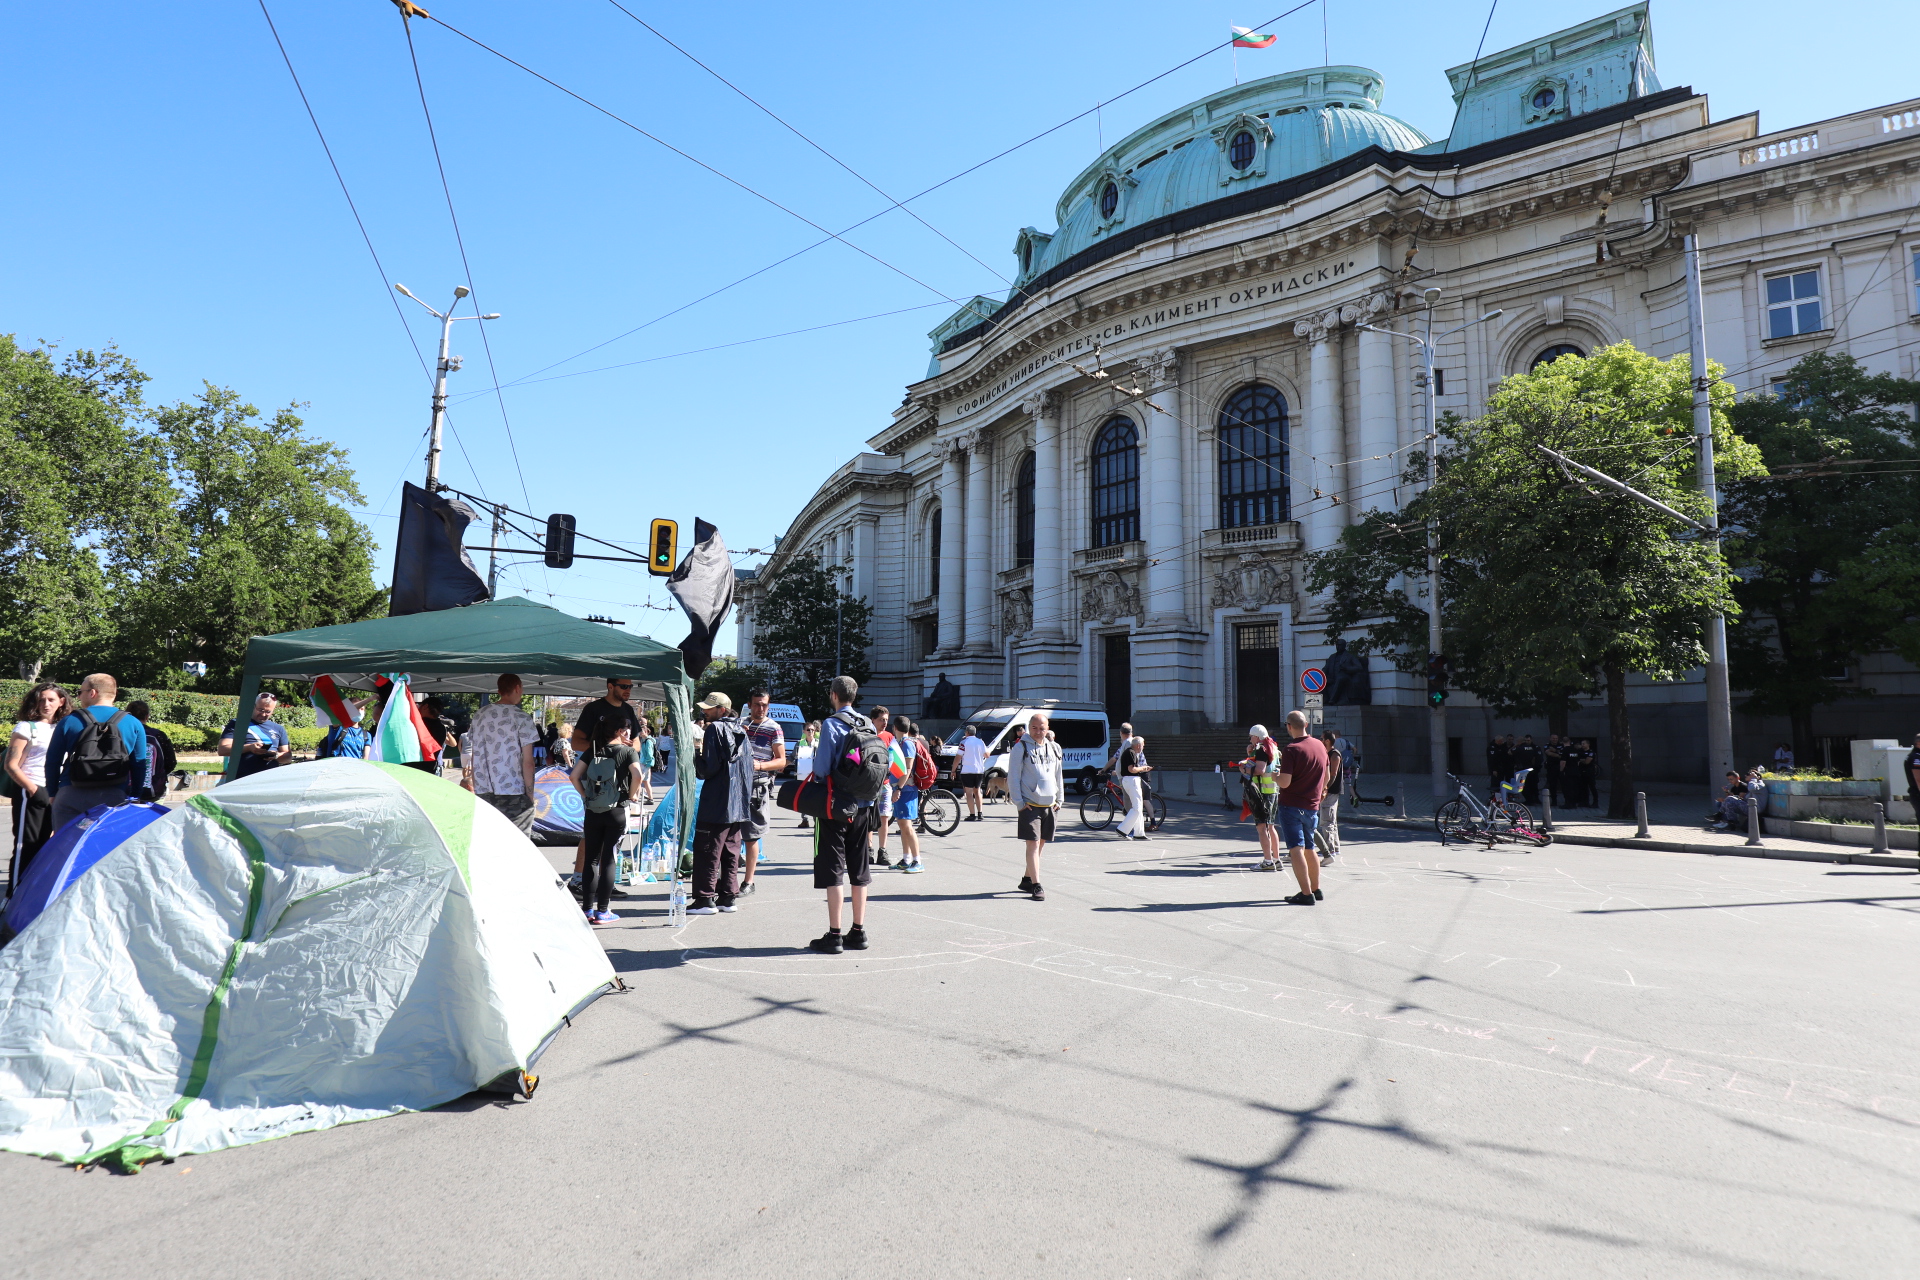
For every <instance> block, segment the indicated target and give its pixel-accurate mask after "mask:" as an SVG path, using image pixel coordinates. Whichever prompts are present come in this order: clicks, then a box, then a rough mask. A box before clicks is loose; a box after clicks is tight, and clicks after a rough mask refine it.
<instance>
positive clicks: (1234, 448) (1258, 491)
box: [1217, 382, 1287, 529]
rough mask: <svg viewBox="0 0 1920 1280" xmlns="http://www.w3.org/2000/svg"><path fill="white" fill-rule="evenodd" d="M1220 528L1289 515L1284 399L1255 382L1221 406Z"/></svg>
mask: <svg viewBox="0 0 1920 1280" xmlns="http://www.w3.org/2000/svg"><path fill="white" fill-rule="evenodd" d="M1217 434H1218V436H1219V440H1220V527H1221V528H1222V529H1246V528H1252V527H1255V526H1258V525H1264V524H1279V523H1281V522H1282V521H1284V520H1285V519H1286V518H1287V398H1286V397H1285V396H1283V395H1281V394H1280V393H1279V392H1278V391H1276V390H1274V389H1273V388H1272V387H1269V386H1267V385H1266V384H1264V383H1258V382H1256V383H1255V384H1254V385H1252V386H1250V387H1242V388H1240V389H1239V390H1238V391H1236V392H1234V393H1233V395H1232V396H1231V397H1229V398H1228V400H1227V403H1226V404H1225V406H1223V407H1222V408H1221V410H1220V429H1219V431H1218V433H1217Z"/></svg>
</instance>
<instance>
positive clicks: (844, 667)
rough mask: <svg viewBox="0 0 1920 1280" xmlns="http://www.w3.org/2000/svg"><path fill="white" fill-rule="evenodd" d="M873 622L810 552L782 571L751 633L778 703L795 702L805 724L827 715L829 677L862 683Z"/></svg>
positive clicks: (868, 608) (870, 611)
mask: <svg viewBox="0 0 1920 1280" xmlns="http://www.w3.org/2000/svg"><path fill="white" fill-rule="evenodd" d="M836 601H837V602H838V605H839V614H838V618H837V621H836V617H835V603H836ZM872 618H873V609H872V607H871V606H869V605H868V604H867V602H866V601H865V600H858V599H855V598H854V597H853V596H850V595H848V594H847V593H846V592H844V591H842V590H840V588H839V586H838V584H837V583H836V582H835V581H834V578H833V575H831V574H829V573H828V572H827V570H826V568H825V567H824V566H823V565H822V564H821V563H820V557H819V556H817V555H815V554H814V553H813V552H811V551H809V552H807V553H806V554H805V555H799V556H795V557H794V558H793V559H791V560H789V561H788V562H787V563H786V564H785V565H784V566H782V567H781V569H780V572H779V575H778V576H777V577H775V578H774V579H773V580H772V582H771V583H770V584H769V585H768V587H767V594H766V598H765V599H764V600H763V601H762V602H761V605H760V615H759V620H758V624H757V626H756V627H755V630H754V650H755V652H756V655H757V656H758V657H759V659H760V661H761V662H762V663H764V664H765V665H766V668H767V669H768V670H769V671H770V672H772V674H773V690H774V694H775V696H776V697H777V698H778V699H779V701H781V702H792V703H796V704H798V705H799V707H800V709H801V710H802V711H804V712H805V713H806V715H807V718H808V719H810V720H817V719H820V718H822V717H824V716H825V715H826V714H827V713H828V711H829V710H831V708H830V707H829V705H828V703H827V682H828V681H829V680H831V679H832V678H833V677H834V676H836V675H848V676H852V677H853V678H854V679H855V680H857V681H859V682H861V683H862V684H864V683H866V680H867V676H868V673H869V668H868V666H867V652H866V651H867V646H868V645H869V644H871V643H872V641H871V640H870V639H869V638H868V634H867V628H868V626H869V624H870V623H871V622H872ZM836 635H837V637H838V639H837V645H836ZM836 653H838V654H839V656H840V661H839V665H838V668H837V669H836V667H835V664H834V656H835V654H836Z"/></svg>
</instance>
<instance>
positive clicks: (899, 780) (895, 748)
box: [886, 734, 907, 786]
mask: <svg viewBox="0 0 1920 1280" xmlns="http://www.w3.org/2000/svg"><path fill="white" fill-rule="evenodd" d="M886 738H887V780H888V781H889V782H891V783H893V784H894V785H895V786H900V785H901V784H903V783H905V782H906V780H907V757H906V755H905V754H904V753H902V752H901V750H900V742H899V739H897V738H895V737H894V736H893V735H892V734H887V735H886Z"/></svg>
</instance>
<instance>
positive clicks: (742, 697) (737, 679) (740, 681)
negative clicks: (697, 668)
mask: <svg viewBox="0 0 1920 1280" xmlns="http://www.w3.org/2000/svg"><path fill="white" fill-rule="evenodd" d="M762 687H765V688H767V689H772V688H773V673H772V672H770V671H768V670H767V669H766V668H765V667H757V666H754V665H752V664H747V665H745V666H742V665H741V663H740V660H739V659H738V658H736V657H734V656H733V655H732V654H729V653H723V654H721V655H720V656H719V657H717V658H715V659H714V660H713V661H712V662H710V663H708V664H707V669H706V670H705V671H702V672H701V673H700V678H699V680H697V681H695V682H694V686H693V692H694V697H695V698H696V699H699V698H704V697H706V696H707V695H708V694H709V693H713V692H714V691H716V690H718V691H719V692H721V693H724V694H726V695H727V696H728V697H729V698H731V699H733V706H734V710H736V711H738V710H739V709H740V708H741V707H744V706H746V705H747V695H748V694H749V693H751V692H753V691H754V690H755V689H758V688H762Z"/></svg>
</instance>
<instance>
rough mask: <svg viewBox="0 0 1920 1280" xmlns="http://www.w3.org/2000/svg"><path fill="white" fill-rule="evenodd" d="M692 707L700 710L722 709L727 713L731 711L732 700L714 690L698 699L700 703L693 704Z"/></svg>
mask: <svg viewBox="0 0 1920 1280" xmlns="http://www.w3.org/2000/svg"><path fill="white" fill-rule="evenodd" d="M694 705H695V706H697V707H701V708H708V707H724V708H726V709H727V710H728V711H731V710H733V699H732V698H729V697H728V696H727V695H726V694H724V693H722V692H720V691H719V690H718V689H715V690H714V691H713V692H712V693H710V694H708V695H707V696H706V697H704V698H702V699H700V701H698V702H696V703H694Z"/></svg>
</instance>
